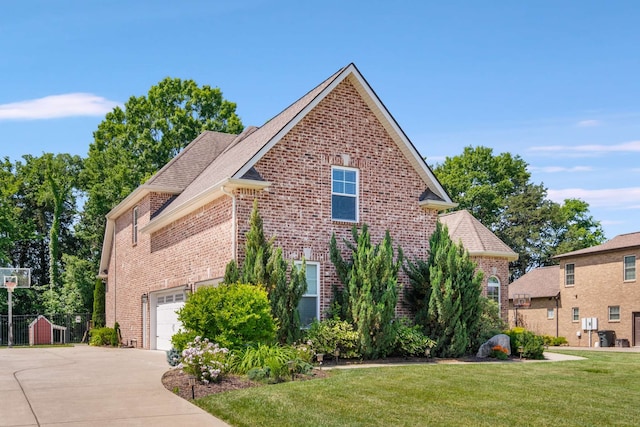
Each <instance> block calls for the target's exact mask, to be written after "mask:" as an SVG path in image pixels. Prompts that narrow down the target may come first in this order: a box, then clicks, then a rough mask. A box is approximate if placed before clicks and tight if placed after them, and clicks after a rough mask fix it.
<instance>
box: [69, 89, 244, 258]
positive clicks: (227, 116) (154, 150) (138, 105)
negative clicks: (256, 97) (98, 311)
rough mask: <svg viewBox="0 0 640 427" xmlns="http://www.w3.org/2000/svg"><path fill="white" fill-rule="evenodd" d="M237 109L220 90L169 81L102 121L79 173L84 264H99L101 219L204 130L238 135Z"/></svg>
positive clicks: (240, 125) (131, 99)
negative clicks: (83, 193) (86, 260)
mask: <svg viewBox="0 0 640 427" xmlns="http://www.w3.org/2000/svg"><path fill="white" fill-rule="evenodd" d="M235 109H236V104H235V103H233V102H229V101H227V100H225V99H224V98H223V97H222V92H221V91H220V89H218V88H212V87H210V86H206V85H204V86H198V85H197V84H196V82H194V81H193V80H180V79H177V78H169V77H167V78H165V79H164V80H162V81H161V82H159V83H158V84H157V85H155V86H153V87H151V89H150V90H149V93H148V94H147V96H140V97H133V96H132V97H131V98H129V100H128V101H127V102H126V103H125V104H124V108H120V107H116V108H114V109H113V111H112V112H110V113H108V114H107V115H106V117H105V119H104V120H103V121H102V123H100V125H98V129H97V130H96V131H95V132H94V135H93V136H94V142H93V143H92V144H91V146H90V147H89V155H88V158H87V159H86V164H85V169H84V173H83V180H84V185H85V188H86V191H87V201H86V203H85V209H84V213H83V216H82V220H81V223H80V224H79V234H80V235H81V236H82V238H83V241H84V242H85V245H84V247H85V248H86V249H85V250H86V251H87V254H86V255H87V257H88V258H90V259H92V260H93V261H94V263H97V261H98V258H99V253H100V249H101V248H100V247H99V243H100V242H101V241H102V237H103V234H104V226H105V219H104V217H105V214H106V213H107V212H109V211H110V210H111V209H112V208H113V207H114V206H115V205H116V204H117V203H119V202H120V201H121V200H122V199H124V198H125V197H126V196H127V195H128V194H129V193H131V191H133V190H134V189H135V188H137V187H138V186H139V185H140V184H141V183H143V182H144V181H145V180H146V179H148V178H149V177H150V176H151V175H152V174H153V173H155V172H156V171H158V170H159V169H160V168H162V167H163V166H164V165H165V164H166V163H168V162H169V161H170V160H171V159H172V158H173V157H175V155H176V154H178V153H179V152H180V151H181V150H182V149H183V148H184V147H185V146H186V145H187V144H188V143H189V142H191V141H192V140H193V139H195V138H196V137H197V136H198V135H199V134H200V133H202V132H203V131H205V130H214V131H219V132H227V133H240V132H241V131H242V129H243V126H242V123H241V121H240V118H239V117H238V116H237V115H236V113H235Z"/></svg>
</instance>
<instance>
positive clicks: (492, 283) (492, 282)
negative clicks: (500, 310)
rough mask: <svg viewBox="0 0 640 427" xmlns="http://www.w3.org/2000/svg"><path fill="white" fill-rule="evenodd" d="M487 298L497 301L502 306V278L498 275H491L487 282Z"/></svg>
mask: <svg viewBox="0 0 640 427" xmlns="http://www.w3.org/2000/svg"><path fill="white" fill-rule="evenodd" d="M487 298H489V299H490V300H493V301H495V302H496V303H497V304H498V307H499V306H500V280H498V278H497V277H496V276H491V277H489V281H488V282H487Z"/></svg>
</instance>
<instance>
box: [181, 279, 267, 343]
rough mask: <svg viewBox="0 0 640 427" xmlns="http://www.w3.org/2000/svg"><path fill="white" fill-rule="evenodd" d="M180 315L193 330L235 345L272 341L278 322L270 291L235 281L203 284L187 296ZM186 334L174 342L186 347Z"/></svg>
mask: <svg viewBox="0 0 640 427" xmlns="http://www.w3.org/2000/svg"><path fill="white" fill-rule="evenodd" d="M178 319H179V320H180V321H181V322H182V325H183V326H184V327H185V329H186V334H191V335H187V336H193V334H195V335H197V336H201V337H206V338H208V339H209V340H211V341H212V342H216V343H218V344H219V345H220V346H222V347H226V348H230V349H234V348H240V347H242V346H243V345H245V344H248V343H268V342H272V341H273V340H274V338H275V334H276V324H275V321H274V320H273V317H272V315H271V306H270V305H269V300H268V298H267V292H266V291H265V290H264V288H262V287H261V286H254V285H248V284H241V283H234V284H230V285H226V284H221V285H219V286H217V287H203V288H200V289H198V290H197V291H196V292H194V293H193V294H192V295H191V296H190V297H189V299H187V301H186V303H185V305H184V307H182V309H180V311H179V312H178ZM185 339H186V337H185V336H179V337H178V338H176V342H173V340H172V342H173V344H174V346H175V347H176V348H179V346H182V347H183V348H184V340H185Z"/></svg>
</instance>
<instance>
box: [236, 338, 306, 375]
mask: <svg viewBox="0 0 640 427" xmlns="http://www.w3.org/2000/svg"><path fill="white" fill-rule="evenodd" d="M298 354H299V350H298V349H296V348H295V347H291V346H280V345H278V344H276V345H265V344H258V345H256V346H250V347H247V348H245V349H244V350H243V351H240V352H239V353H238V354H236V355H235V356H234V357H233V359H232V361H231V363H230V367H229V369H230V371H231V372H233V373H236V374H240V375H244V374H246V375H248V376H249V379H252V380H263V379H264V380H266V381H269V382H280V381H283V380H284V379H286V378H288V377H289V376H290V375H291V373H292V371H293V373H296V374H297V373H301V374H306V373H308V372H309V371H310V370H311V369H312V366H311V365H310V364H309V363H307V362H306V361H305V360H303V359H300V358H299V357H298Z"/></svg>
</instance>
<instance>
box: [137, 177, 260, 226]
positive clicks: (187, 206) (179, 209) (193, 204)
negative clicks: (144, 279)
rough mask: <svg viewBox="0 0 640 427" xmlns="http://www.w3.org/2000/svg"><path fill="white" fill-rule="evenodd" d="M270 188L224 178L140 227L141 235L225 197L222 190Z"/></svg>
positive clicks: (242, 180) (247, 180)
mask: <svg viewBox="0 0 640 427" xmlns="http://www.w3.org/2000/svg"><path fill="white" fill-rule="evenodd" d="M269 186H271V183H270V182H267V181H256V180H253V179H240V178H226V179H224V180H222V181H220V182H219V183H217V184H215V185H213V186H211V187H209V188H208V189H206V190H204V191H203V192H201V193H200V194H198V195H197V196H195V197H193V198H191V199H190V200H189V201H187V202H186V203H183V204H181V205H180V206H176V207H175V208H174V209H172V210H170V211H167V212H164V213H163V214H162V215H161V216H159V217H156V218H155V219H152V220H151V221H149V223H148V224H147V225H145V226H144V227H142V228H141V229H140V231H141V232H142V233H147V234H151V233H153V232H155V231H157V230H159V229H160V228H162V227H164V226H166V225H168V224H170V223H172V222H173V221H176V220H178V219H180V218H182V217H184V216H185V215H187V214H189V213H191V212H193V211H194V210H196V209H198V208H200V207H202V206H204V205H206V204H207V203H210V202H212V201H214V200H216V199H218V198H220V197H222V196H224V195H225V193H224V191H223V189H229V190H236V189H239V188H245V189H250V190H263V189H265V188H267V187H269Z"/></svg>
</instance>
